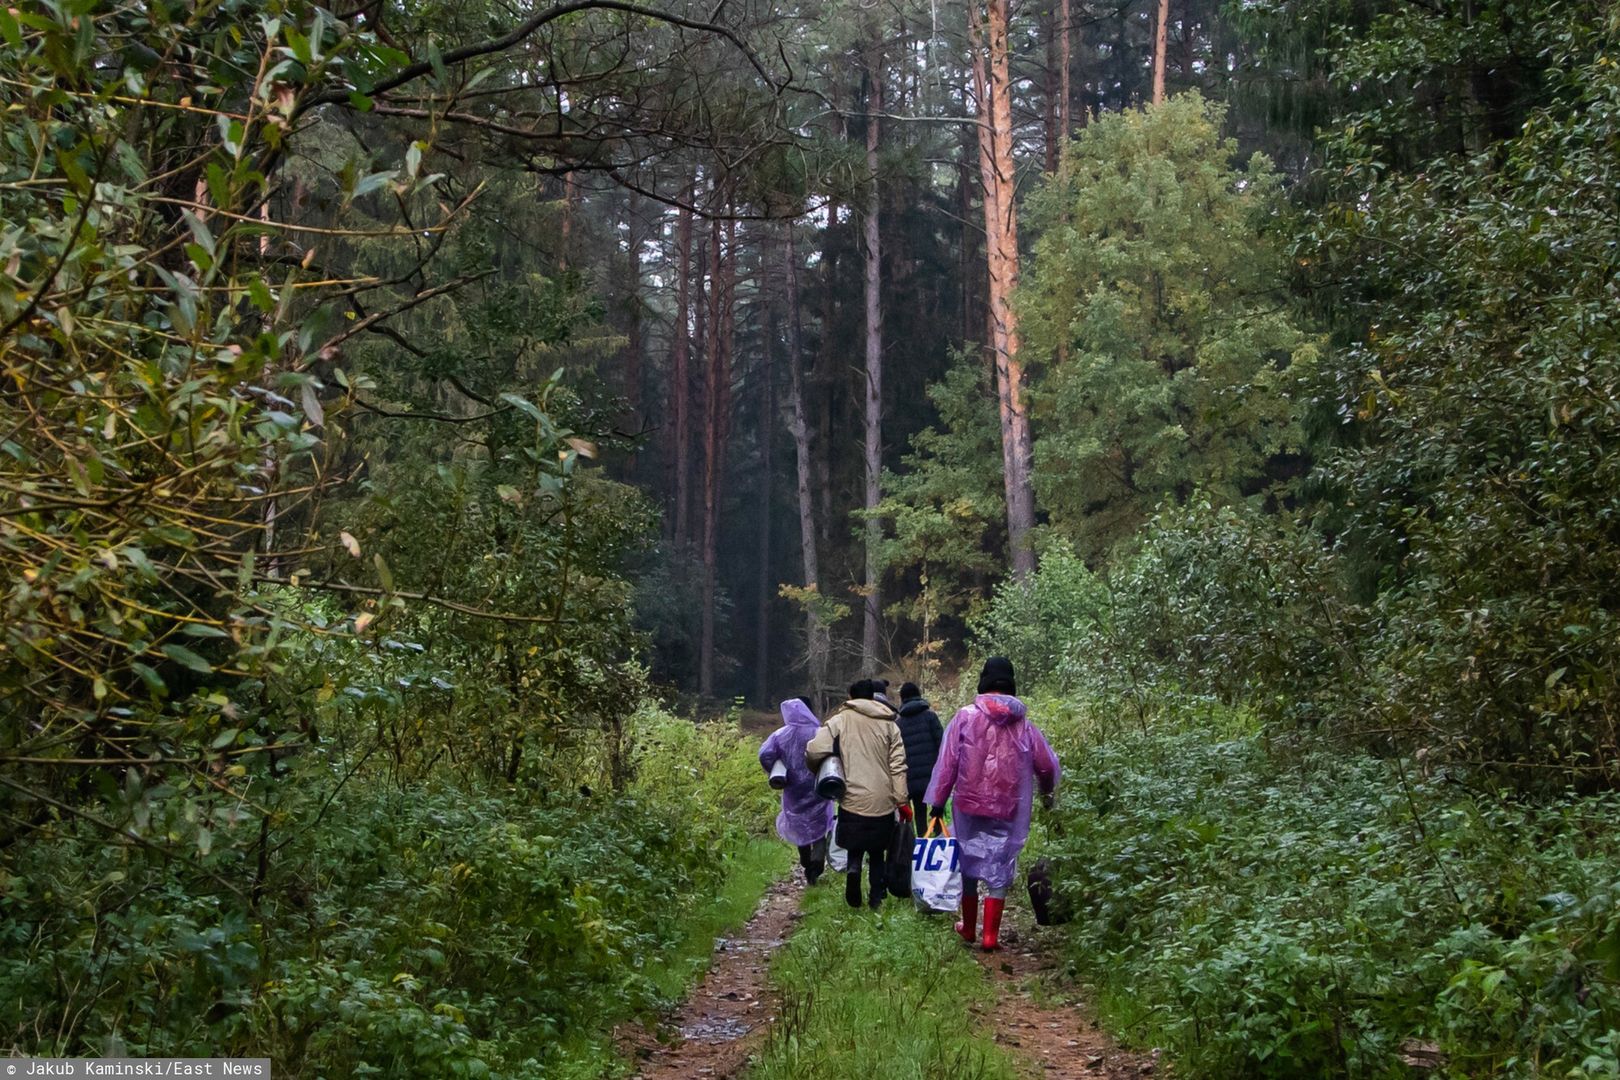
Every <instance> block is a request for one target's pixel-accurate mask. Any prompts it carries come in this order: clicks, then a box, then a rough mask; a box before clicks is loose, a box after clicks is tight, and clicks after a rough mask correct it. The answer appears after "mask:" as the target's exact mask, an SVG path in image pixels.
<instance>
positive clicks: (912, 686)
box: [900, 682, 922, 701]
mask: <svg viewBox="0 0 1620 1080" xmlns="http://www.w3.org/2000/svg"><path fill="white" fill-rule="evenodd" d="M920 697H922V691H921V690H919V689H917V684H916V683H914V682H908V683H906V684H905V685H904V686H902V687H901V688H900V700H901V701H915V700H916V699H917V698H920Z"/></svg>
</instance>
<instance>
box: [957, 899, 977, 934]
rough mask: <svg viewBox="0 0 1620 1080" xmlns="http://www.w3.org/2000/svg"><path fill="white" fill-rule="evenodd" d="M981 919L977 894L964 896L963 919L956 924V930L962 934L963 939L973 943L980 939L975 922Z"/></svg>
mask: <svg viewBox="0 0 1620 1080" xmlns="http://www.w3.org/2000/svg"><path fill="white" fill-rule="evenodd" d="M978 921H979V898H978V897H977V896H964V897H962V921H961V922H959V923H957V924H956V932H957V933H958V934H961V935H962V940H963V941H965V942H967V943H968V944H969V945H972V944H973V943H974V941H976V940H978V937H979V935H978V933H977V932H976V931H975V929H974V924H975V923H977V922H978Z"/></svg>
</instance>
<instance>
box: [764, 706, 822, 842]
mask: <svg viewBox="0 0 1620 1080" xmlns="http://www.w3.org/2000/svg"><path fill="white" fill-rule="evenodd" d="M820 726H821V722H820V721H819V720H817V719H816V714H815V713H813V712H811V711H810V707H809V706H808V705H806V704H805V703H804V702H802V701H800V700H798V699H797V698H794V699H793V700H792V701H784V702H782V726H781V727H779V728H777V729H776V730H775V731H773V732H772V733H771V737H770V738H768V739H766V740H765V745H763V746H761V747H760V748H759V763H760V765H761V766H762V767H763V768H764V770H765V772H766V773H769V772H770V771H771V767H772V766H774V765H775V764H776V763H777V762H778V761H781V762H783V763H785V764H786V765H787V781H788V782H787V787H785V788H783V789H782V812H781V813H780V814H777V815H776V835H778V836H780V837H781V838H782V839H784V840H786V841H787V842H788V843H790V844H793V845H794V846H796V847H805V846H808V845H810V844H813V843H815V842H816V841H817V840H820V839H821V838H822V837H824V836H826V835H827V834H828V833H829V832H831V831H832V826H833V810H834V806H833V804H832V803H831V802H828V801H827V800H826V799H823V798H822V797H821V796H819V795H817V794H816V774H815V773H813V772H811V771H810V766H808V765H806V764H805V763H804V747H805V744H806V743H808V742H809V741H810V740H811V739H813V738H814V737H815V734H816V729H817V728H819V727H820Z"/></svg>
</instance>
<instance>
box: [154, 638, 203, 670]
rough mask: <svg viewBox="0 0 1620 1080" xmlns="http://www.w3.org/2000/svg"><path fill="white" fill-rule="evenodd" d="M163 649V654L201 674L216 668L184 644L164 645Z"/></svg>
mask: <svg viewBox="0 0 1620 1080" xmlns="http://www.w3.org/2000/svg"><path fill="white" fill-rule="evenodd" d="M162 651H163V655H164V656H167V657H168V658H169V659H170V660H173V661H174V662H175V663H177V664H179V665H180V666H181V667H185V668H190V669H191V670H192V671H195V672H196V673H197V674H199V675H207V674H209V673H210V672H212V671H213V670H214V668H213V665H211V664H210V663H209V662H208V661H207V660H204V659H203V658H202V657H200V656H198V655H197V654H196V653H194V652H192V651H191V650H190V649H188V648H186V647H185V646H184V645H175V644H173V643H171V644H168V645H165V646H163V650H162Z"/></svg>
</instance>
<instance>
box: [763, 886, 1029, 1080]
mask: <svg viewBox="0 0 1620 1080" xmlns="http://www.w3.org/2000/svg"><path fill="white" fill-rule="evenodd" d="M805 910H806V912H807V917H806V918H805V920H804V921H803V922H802V923H801V924H800V926H799V930H798V932H797V933H795V934H794V935H793V939H792V940H791V941H789V942H788V944H787V945H786V947H784V948H783V949H782V951H781V952H780V953H779V954H778V957H777V961H776V964H775V965H774V969H773V972H772V981H773V982H774V983H775V985H776V987H777V990H778V992H779V993H780V994H781V998H782V1009H781V1017H780V1019H779V1020H778V1022H777V1025H776V1027H775V1029H773V1031H772V1032H771V1035H770V1037H769V1038H768V1039H767V1041H766V1044H765V1047H764V1049H763V1050H762V1051H761V1057H760V1060H759V1062H758V1063H757V1064H756V1065H755V1066H754V1068H753V1069H752V1070H751V1071H750V1072H749V1073H748V1077H749V1080H849V1078H850V1077H855V1076H880V1077H882V1078H883V1080H938V1078H939V1077H944V1076H948V1077H950V1078H951V1080H1012V1078H1013V1077H1015V1076H1016V1075H1017V1073H1016V1071H1015V1070H1014V1068H1013V1063H1012V1060H1011V1059H1010V1058H1009V1057H1008V1056H1007V1054H1006V1052H1005V1051H1003V1050H1002V1049H1001V1048H999V1047H997V1046H995V1045H994V1044H993V1043H991V1042H990V1041H989V1040H987V1039H985V1038H983V1037H982V1036H978V1035H976V1034H975V1028H976V1027H977V1026H978V1024H977V1021H976V1018H975V1016H974V1014H973V1010H974V1008H975V1007H978V1008H981V1009H982V1008H987V1007H988V1006H989V1005H990V1004H991V1003H993V1002H994V1000H995V996H996V994H995V989H994V987H993V986H992V985H991V982H990V980H989V979H988V978H987V977H986V975H985V973H984V971H983V970H982V969H981V968H980V967H979V965H978V964H976V963H975V962H974V961H973V958H972V957H971V956H970V955H969V954H968V952H967V950H966V949H965V948H964V947H963V945H962V944H961V942H960V941H958V940H957V939H956V937H955V935H953V934H952V933H951V927H950V922H949V921H948V920H947V919H946V917H944V916H935V917H927V916H923V915H919V914H917V913H916V912H915V911H913V910H912V907H911V904H910V903H909V902H908V901H904V900H890V901H888V902H887V903H886V904H885V905H884V908H883V910H882V911H881V912H878V913H873V912H872V911H870V910H867V909H865V908H862V909H860V910H858V911H857V910H853V909H851V908H849V907H848V906H847V905H846V904H845V903H844V898H843V877H842V875H839V874H829V875H828V876H827V879H826V881H825V882H824V883H823V884H821V885H818V886H817V887H816V888H814V889H811V890H810V891H809V895H808V896H807V897H806V899H805Z"/></svg>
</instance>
